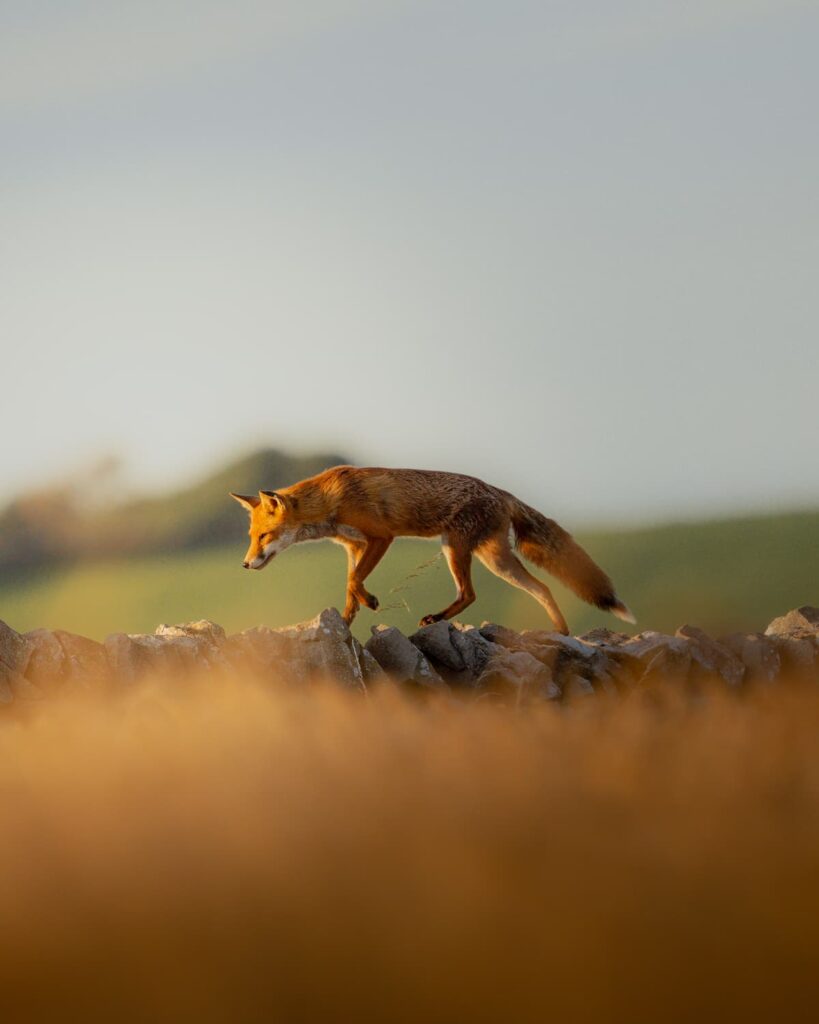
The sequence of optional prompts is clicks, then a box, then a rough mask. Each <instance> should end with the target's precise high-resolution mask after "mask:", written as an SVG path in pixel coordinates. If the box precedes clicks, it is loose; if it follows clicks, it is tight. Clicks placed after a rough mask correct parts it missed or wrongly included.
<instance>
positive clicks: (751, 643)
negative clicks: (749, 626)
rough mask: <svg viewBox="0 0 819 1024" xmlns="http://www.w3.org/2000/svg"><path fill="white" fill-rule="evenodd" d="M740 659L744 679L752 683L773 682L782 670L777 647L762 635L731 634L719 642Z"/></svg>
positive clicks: (771, 640) (769, 638)
mask: <svg viewBox="0 0 819 1024" xmlns="http://www.w3.org/2000/svg"><path fill="white" fill-rule="evenodd" d="M719 642H720V643H721V644H722V645H723V646H724V647H727V648H728V649H729V650H730V651H733V653H734V654H736V656H737V657H738V658H739V659H740V661H741V662H742V664H743V665H744V666H745V671H746V678H747V679H749V680H751V681H754V682H769V683H770V682H773V681H774V680H775V679H776V678H777V676H778V675H779V672H780V670H781V668H782V659H781V658H780V656H779V651H778V650H777V645H776V643H775V642H774V641H773V639H772V638H771V637H768V636H764V635H763V634H762V633H731V634H729V635H728V636H725V637H721V638H720V641H719Z"/></svg>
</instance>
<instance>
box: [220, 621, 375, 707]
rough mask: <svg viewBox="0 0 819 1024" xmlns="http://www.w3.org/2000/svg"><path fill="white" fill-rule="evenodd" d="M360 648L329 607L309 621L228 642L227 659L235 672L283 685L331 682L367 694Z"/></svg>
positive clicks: (250, 632)
mask: <svg viewBox="0 0 819 1024" xmlns="http://www.w3.org/2000/svg"><path fill="white" fill-rule="evenodd" d="M360 651H361V645H360V644H359V643H358V642H357V641H356V640H355V638H354V637H353V635H352V633H351V632H350V627H349V626H348V625H347V623H346V622H345V621H344V619H343V618H342V617H341V614H340V613H339V612H338V610H337V609H336V608H325V609H324V611H322V612H321V613H320V614H319V615H317V616H316V617H315V618H314V619H310V620H309V621H308V622H300V623H296V624H295V625H293V626H284V627H282V628H281V629H270V628H269V627H268V626H257V627H255V628H254V629H247V630H245V631H244V632H243V633H238V634H235V635H234V636H231V637H229V638H228V640H227V642H226V645H225V647H224V654H225V657H226V658H227V659H228V660H229V662H230V664H231V665H233V666H234V667H236V668H240V669H242V668H246V669H250V670H252V671H254V672H257V673H261V674H272V675H274V676H277V677H279V678H280V679H282V680H284V681H285V682H292V683H306V682H310V681H312V680H315V679H318V678H323V679H328V680H329V679H332V680H335V681H336V682H337V683H340V684H341V685H342V686H345V687H347V688H349V689H353V690H359V691H362V692H363V691H364V689H365V680H364V668H363V666H362V664H361V658H360Z"/></svg>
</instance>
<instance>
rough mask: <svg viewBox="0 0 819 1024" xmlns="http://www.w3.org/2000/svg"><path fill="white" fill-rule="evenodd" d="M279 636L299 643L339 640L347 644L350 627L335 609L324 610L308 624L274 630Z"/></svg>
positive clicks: (300, 623)
mask: <svg viewBox="0 0 819 1024" xmlns="http://www.w3.org/2000/svg"><path fill="white" fill-rule="evenodd" d="M275 632H276V633H278V635H279V636H281V637H284V638H285V639H287V640H296V641H299V642H301V643H303V642H306V641H309V640H330V639H335V640H339V641H341V642H342V643H347V642H349V640H350V638H351V634H350V627H349V626H348V625H347V623H346V622H345V621H344V619H343V618H342V615H341V612H339V610H338V609H337V608H325V609H324V611H322V612H319V614H318V615H317V616H316V617H315V618H314V619H310V621H309V622H299V623H297V624H296V625H295V626H284V627H282V628H281V629H277V630H275Z"/></svg>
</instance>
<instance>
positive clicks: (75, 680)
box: [54, 629, 111, 690]
mask: <svg viewBox="0 0 819 1024" xmlns="http://www.w3.org/2000/svg"><path fill="white" fill-rule="evenodd" d="M54 636H55V637H56V638H57V641H58V642H59V644H60V646H61V647H62V649H63V654H64V655H65V662H64V667H65V676H66V681H67V683H68V684H69V686H72V687H74V686H77V687H79V688H82V689H94V690H96V689H101V688H103V687H105V686H108V685H109V684H110V676H111V673H110V669H109V666H108V657H107V655H106V652H105V647H104V646H103V645H102V644H101V643H97V641H96V640H90V639H89V638H88V637H87V636H78V635H77V634H76V633H67V632H66V631H65V630H63V629H55V630H54Z"/></svg>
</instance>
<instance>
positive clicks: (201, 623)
mask: <svg viewBox="0 0 819 1024" xmlns="http://www.w3.org/2000/svg"><path fill="white" fill-rule="evenodd" d="M154 635H155V636H158V637H165V638H169V639H182V640H188V641H191V642H192V643H193V644H194V645H195V649H196V659H197V663H198V664H199V665H200V667H201V668H203V669H213V668H223V667H225V666H226V665H228V664H229V663H230V662H229V660H228V658H227V656H226V654H225V653H224V650H223V649H224V647H225V644H226V641H227V637H226V636H225V631H224V629H222V627H221V626H220V625H218V624H217V623H216V622H211V621H210V620H209V619H199V620H198V621H197V622H184V623H181V624H180V625H176V626H168V625H165V624H164V623H163V624H162V625H161V626H157V628H156V632H155V634H154Z"/></svg>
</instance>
